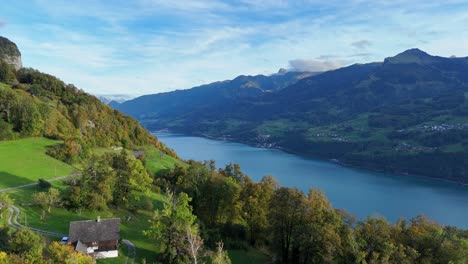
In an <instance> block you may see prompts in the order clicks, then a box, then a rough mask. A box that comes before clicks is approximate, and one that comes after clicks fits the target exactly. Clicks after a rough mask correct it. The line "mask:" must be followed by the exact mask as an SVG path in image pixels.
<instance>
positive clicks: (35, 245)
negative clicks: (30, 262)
mask: <svg viewBox="0 0 468 264" xmlns="http://www.w3.org/2000/svg"><path fill="white" fill-rule="evenodd" d="M43 244H44V241H43V239H42V237H41V236H40V235H38V234H36V233H34V232H33V231H31V230H30V229H28V228H26V227H21V228H19V229H17V230H16V231H15V232H14V233H13V234H12V235H11V237H10V238H9V239H8V247H9V249H10V250H11V251H12V252H14V253H19V254H22V253H25V252H28V251H32V250H34V251H41V250H42V248H43Z"/></svg>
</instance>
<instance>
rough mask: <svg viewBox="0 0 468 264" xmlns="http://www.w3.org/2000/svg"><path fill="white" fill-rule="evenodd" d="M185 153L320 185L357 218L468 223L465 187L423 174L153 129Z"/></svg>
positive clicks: (296, 183)
mask: <svg viewBox="0 0 468 264" xmlns="http://www.w3.org/2000/svg"><path fill="white" fill-rule="evenodd" d="M156 135H157V136H158V138H159V139H160V140H161V141H162V142H164V143H166V144H167V145H168V146H169V147H170V148H173V149H174V150H175V151H176V152H177V153H178V154H179V156H180V157H182V158H183V159H194V160H199V161H203V160H209V159H214V160H216V164H217V166H218V167H224V166H225V164H227V163H230V162H232V163H238V164H240V166H241V168H242V171H243V172H244V173H246V174H248V175H249V176H250V177H251V178H252V179H253V180H255V181H259V180H260V179H261V178H262V176H264V175H273V176H274V177H275V178H276V179H277V180H278V181H280V182H281V184H282V185H284V186H289V187H297V188H299V189H300V190H302V191H304V192H308V190H309V189H310V188H319V189H321V190H322V191H324V192H325V194H326V195H327V197H328V199H329V200H330V201H331V202H332V203H333V205H334V206H335V207H336V208H343V209H345V210H347V211H348V212H350V213H352V214H353V215H355V216H357V217H358V218H360V219H362V218H364V217H366V216H368V215H380V216H385V217H386V218H387V219H388V220H390V221H392V222H395V221H396V220H398V219H399V218H401V217H406V218H411V217H414V216H416V215H418V214H425V215H426V216H428V217H429V218H431V219H433V220H436V221H437V222H438V223H440V224H444V225H454V226H458V227H461V228H465V229H467V228H468V188H467V187H462V186H460V185H457V184H454V183H448V182H443V181H438V180H433V179H428V178H423V177H410V176H401V175H393V174H385V173H379V172H373V171H367V170H358V169H352V168H347V167H343V166H340V165H338V164H335V163H332V162H326V161H320V160H315V159H307V158H303V157H300V156H296V155H292V154H289V153H285V152H282V151H280V150H274V149H264V148H257V147H252V146H247V145H244V144H239V143H232V142H226V141H219V140H211V139H206V138H200V137H191V136H182V135H175V134H166V133H157V134H156Z"/></svg>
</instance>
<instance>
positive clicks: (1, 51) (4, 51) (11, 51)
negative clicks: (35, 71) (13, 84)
mask: <svg viewBox="0 0 468 264" xmlns="http://www.w3.org/2000/svg"><path fill="white" fill-rule="evenodd" d="M0 60H2V61H4V62H6V63H8V64H11V65H13V66H14V67H15V69H16V70H19V69H21V68H22V67H23V62H22V61H21V52H20V51H19V49H18V46H16V44H15V43H14V42H12V41H10V40H9V39H7V38H4V37H1V36H0Z"/></svg>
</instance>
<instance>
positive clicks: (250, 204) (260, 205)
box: [240, 176, 277, 245]
mask: <svg viewBox="0 0 468 264" xmlns="http://www.w3.org/2000/svg"><path fill="white" fill-rule="evenodd" d="M275 189H277V183H276V181H275V180H274V178H273V177H271V176H266V177H263V178H262V180H261V181H260V182H259V183H254V182H253V181H252V180H251V179H250V178H249V177H245V179H244V185H243V188H242V191H241V195H240V200H241V201H242V216H243V218H244V219H245V221H246V223H247V229H248V231H249V239H250V244H251V245H255V243H256V242H257V240H258V238H259V237H262V236H263V234H264V233H265V232H266V230H267V228H268V225H269V222H268V212H269V211H268V207H269V203H270V200H271V197H272V196H273V193H274V191H275Z"/></svg>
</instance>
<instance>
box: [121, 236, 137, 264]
mask: <svg viewBox="0 0 468 264" xmlns="http://www.w3.org/2000/svg"><path fill="white" fill-rule="evenodd" d="M122 244H123V245H126V246H127V248H128V253H127V259H126V260H125V264H128V263H130V262H128V258H129V257H130V255H131V256H132V260H131V261H132V262H131V263H132V264H134V263H135V258H136V247H135V245H134V244H133V243H132V242H131V241H130V240H127V239H122Z"/></svg>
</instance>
